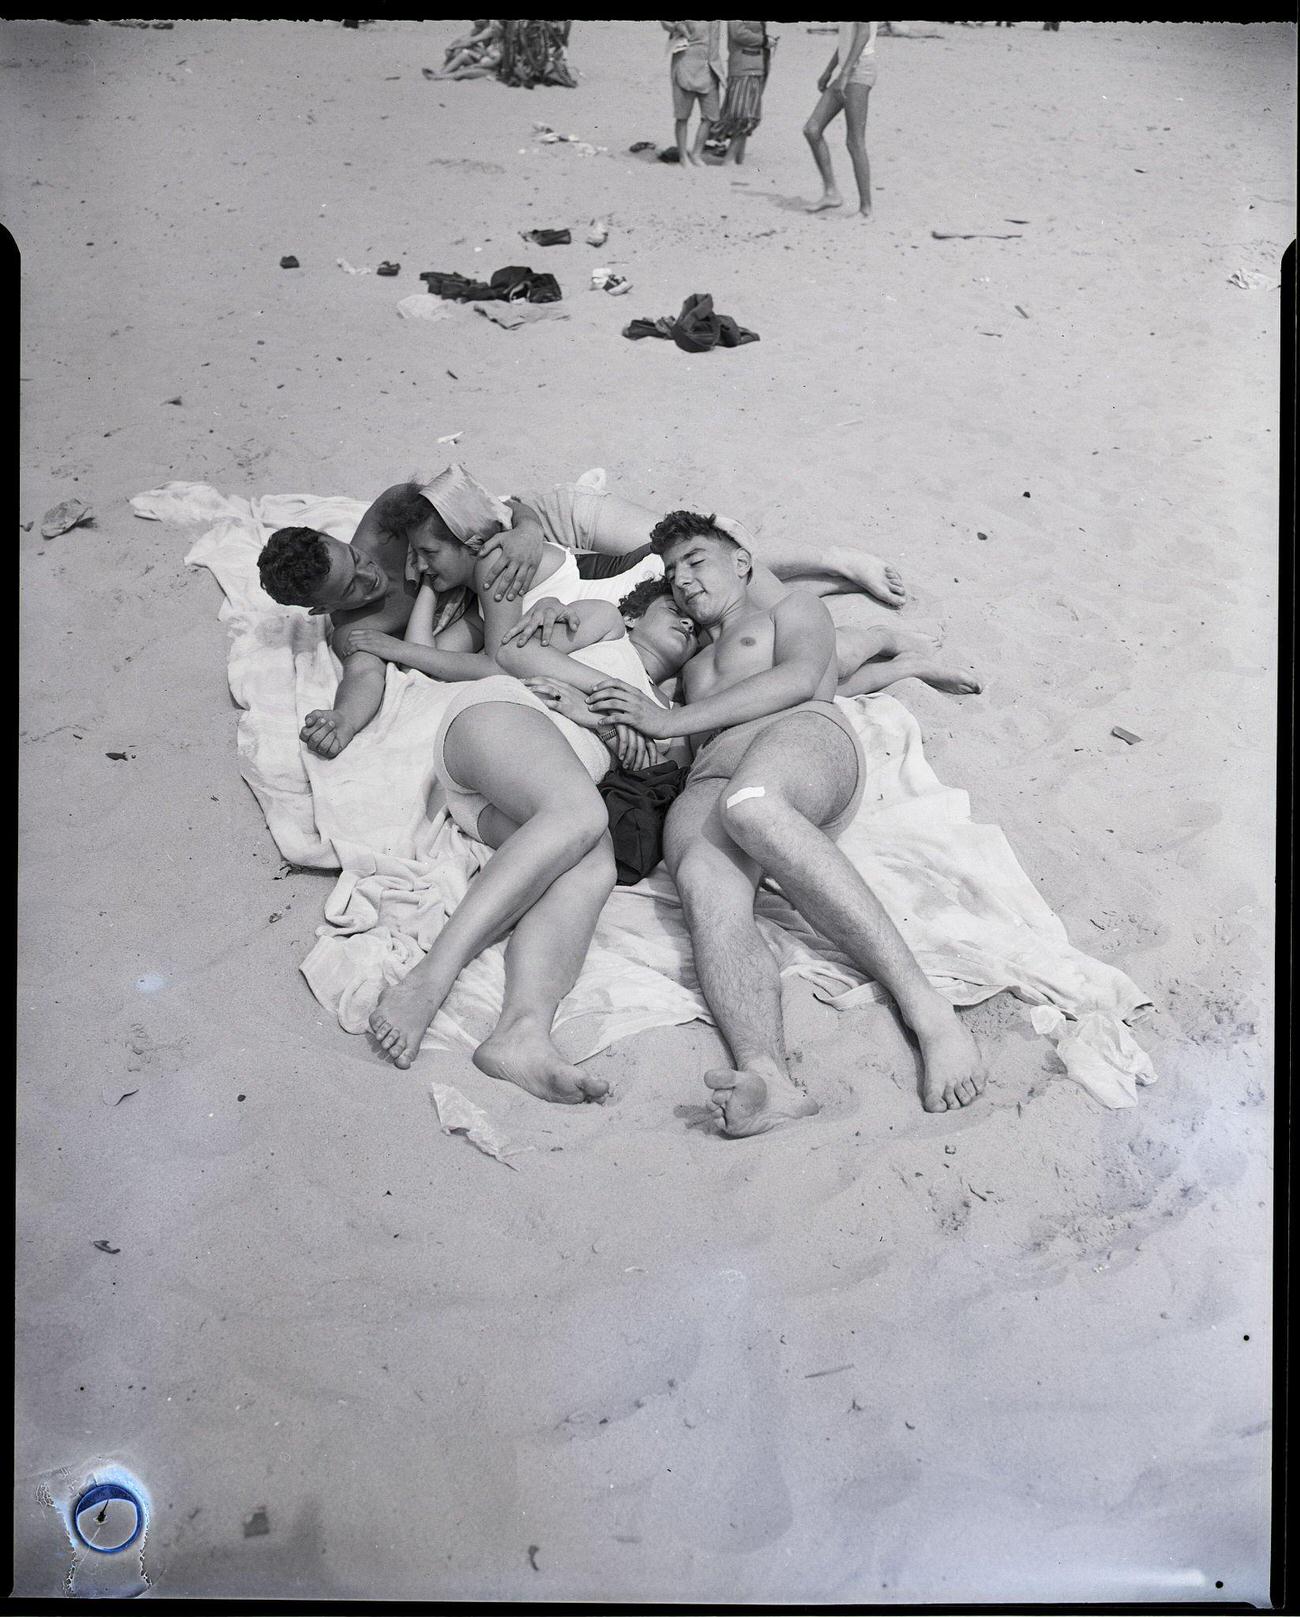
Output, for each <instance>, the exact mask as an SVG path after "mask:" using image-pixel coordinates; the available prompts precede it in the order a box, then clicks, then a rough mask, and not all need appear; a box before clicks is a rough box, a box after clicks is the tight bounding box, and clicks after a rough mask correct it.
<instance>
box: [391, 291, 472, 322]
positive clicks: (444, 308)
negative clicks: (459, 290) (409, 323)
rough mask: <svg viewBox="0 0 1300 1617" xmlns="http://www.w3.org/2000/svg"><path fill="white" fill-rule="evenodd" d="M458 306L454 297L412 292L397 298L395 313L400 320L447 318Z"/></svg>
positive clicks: (434, 293)
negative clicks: (407, 295)
mask: <svg viewBox="0 0 1300 1617" xmlns="http://www.w3.org/2000/svg"><path fill="white" fill-rule="evenodd" d="M458 307H459V305H458V304H457V303H456V301H455V299H454V298H440V297H439V296H438V295H437V293H436V292H412V293H411V295H410V296H409V297H405V298H402V299H400V300H399V302H398V304H397V315H398V318H399V319H401V320H447V319H449V318H450V317H451V316H452V315H453V314H455V313H456V310H457V308H458Z"/></svg>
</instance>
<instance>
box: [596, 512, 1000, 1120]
mask: <svg viewBox="0 0 1300 1617" xmlns="http://www.w3.org/2000/svg"><path fill="white" fill-rule="evenodd" d="M653 544H654V548H655V550H656V551H657V552H658V554H659V555H660V556H662V557H663V562H664V576H665V578H666V579H667V580H668V582H669V584H670V585H671V588H672V593H673V599H674V601H675V602H676V604H677V606H678V607H679V608H681V610H682V611H683V612H685V613H686V615H687V616H688V617H689V618H690V619H691V620H692V621H693V622H694V623H695V624H696V625H697V628H698V631H699V641H700V649H699V650H698V651H697V652H696V653H695V655H694V656H693V657H692V658H691V659H690V661H689V662H687V664H686V666H685V668H684V669H683V672H682V689H683V694H684V697H685V705H684V706H681V707H674V708H662V707H658V706H656V705H655V704H654V703H653V702H651V701H649V700H648V699H647V698H646V697H644V696H643V695H642V694H641V693H639V692H637V691H635V690H633V689H632V688H631V687H630V686H624V685H619V684H618V683H616V682H609V683H606V684H603V685H601V686H599V687H598V688H597V689H596V690H595V691H593V692H592V693H591V695H590V696H589V697H588V704H589V706H590V708H591V709H592V711H593V712H596V713H598V714H600V715H602V716H603V717H604V718H606V719H608V720H613V721H615V722H618V723H623V724H628V725H632V726H634V727H635V728H636V729H638V730H640V731H641V732H642V733H643V734H644V735H647V736H651V737H654V738H656V739H660V740H668V739H672V738H674V737H679V736H685V737H689V738H690V739H691V741H692V743H693V746H694V752H695V756H694V761H693V763H692V765H691V772H690V776H689V779H688V781H687V784H686V786H685V788H684V790H683V791H682V793H681V795H680V796H679V797H678V799H677V801H676V802H675V803H674V804H673V806H672V808H671V809H670V811H669V814H668V819H667V822H666V825H665V829H664V858H665V861H666V862H667V865H668V868H669V870H670V872H671V873H672V876H673V879H674V881H675V882H676V884H677V888H678V892H679V893H680V895H681V899H682V906H683V909H684V911H685V915H686V921H687V925H688V926H689V928H690V934H691V942H692V945H693V947H694V951H695V964H696V970H697V972H698V974H699V979H700V986H701V988H702V990H703V992H704V997H705V999H706V1000H707V1001H708V1004H709V1008H710V1010H711V1011H712V1012H713V1015H714V1019H715V1020H716V1022H717V1024H718V1028H719V1030H720V1031H721V1033H722V1036H723V1038H724V1039H725V1040H726V1042H727V1044H728V1046H729V1047H730V1050H731V1055H732V1060H733V1061H734V1063H735V1066H734V1068H731V1069H721V1070H718V1071H714V1072H710V1073H707V1074H706V1075H705V1082H706V1083H707V1084H708V1085H709V1087H710V1089H711V1090H712V1091H713V1105H714V1108H715V1110H716V1112H717V1114H718V1116H719V1119H720V1122H721V1126H722V1129H723V1131H724V1133H727V1134H732V1135H745V1134H759V1133H762V1132H764V1131H765V1130H767V1129H770V1128H772V1127H773V1126H774V1125H776V1124H777V1123H781V1122H785V1121H788V1120H790V1119H793V1118H799V1117H807V1116H809V1115H810V1114H811V1113H813V1112H815V1111H817V1110H818V1106H817V1103H816V1102H815V1101H813V1100H812V1099H811V1098H810V1097H809V1096H808V1095H807V1094H806V1093H805V1092H804V1090H803V1089H802V1088H800V1087H799V1086H798V1085H797V1084H796V1083H795V1082H794V1081H793V1079H792V1078H791V1076H790V1071H789V1060H788V1057H787V1054H786V1049H785V1031H784V1026H783V1022H782V1016H781V980H780V975H779V972H778V970H777V963H776V960H775V958H774V956H773V955H772V952H771V950H770V949H769V948H768V947H767V945H766V943H765V942H764V941H763V937H762V935H761V933H760V932H759V930H758V927H757V924H756V922H755V920H754V897H755V893H756V891H757V888H758V883H759V881H760V880H761V879H762V877H764V876H770V877H772V878H773V879H774V880H775V881H777V882H778V883H779V884H780V887H781V890H782V892H783V893H784V894H785V895H786V897H787V898H788V899H789V900H790V902H791V903H792V904H793V905H795V907H796V908H797V909H798V910H799V911H800V913H801V914H802V915H803V916H804V917H805V918H806V919H807V920H808V921H810V922H811V923H812V924H813V925H814V926H815V927H816V928H817V929H818V931H819V932H821V933H822V935H823V936H824V937H826V938H828V939H829V940H830V941H831V942H832V943H834V944H836V945H837V946H838V947H839V948H840V949H842V950H843V952H844V953H845V954H846V955H847V956H848V958H849V959H850V960H852V961H853V963H854V964H855V965H856V966H857V967H858V969H859V970H860V971H861V972H863V974H864V975H865V976H867V977H869V978H872V979H874V980H875V981H876V982H879V983H881V984H883V986H884V987H885V988H887V989H888V990H889V992H890V993H891V994H892V995H893V997H894V1000H895V1002H896V1004H897V1006H898V1009H899V1012H900V1014H901V1015H902V1018H903V1020H904V1022H905V1023H906V1024H907V1026H908V1027H909V1028H910V1029H911V1030H912V1032H913V1033H914V1034H915V1036H916V1039H917V1042H918V1044H919V1045H920V1047H921V1056H922V1062H923V1067H924V1072H923V1077H922V1101H923V1104H924V1105H925V1108H926V1110H927V1111H945V1110H947V1109H949V1108H954V1107H958V1106H965V1105H968V1104H969V1103H970V1102H971V1101H973V1100H974V1099H975V1097H976V1096H977V1095H978V1094H979V1092H980V1090H981V1089H983V1087H984V1070H983V1063H982V1060H981V1057H980V1053H979V1049H978V1047H977V1046H976V1044H975V1041H974V1039H973V1038H972V1037H971V1035H970V1033H969V1032H968V1031H967V1030H966V1029H965V1027H963V1025H962V1023H961V1021H960V1019H959V1018H958V1016H957V1013H956V1011H955V1010H954V1009H953V1007H952V1006H951V1005H950V1004H949V1003H948V1002H947V1000H945V999H944V998H943V997H942V996H941V995H940V994H939V993H937V992H936V990H935V989H934V988H933V987H932V986H931V984H930V983H929V981H928V980H927V979H926V977H925V974H924V973H923V972H922V970H921V968H920V966H919V965H918V964H917V962H916V960H915V958H914V957H913V955H912V953H911V951H910V950H909V949H908V947H907V945H906V943H904V941H903V939H902V937H901V936H900V935H899V933H898V930H897V928H896V927H895V926H894V924H893V922H892V921H891V920H890V919H889V916H888V915H887V914H886V913H885V911H884V909H883V908H882V907H881V904H880V902H879V900H878V899H877V898H876V896H875V894H874V893H872V892H871V890H870V889H869V888H868V887H867V885H866V883H865V882H864V881H863V880H862V878H861V876H860V875H859V874H858V872H857V870H856V869H855V868H854V867H853V865H852V864H850V863H849V861H848V859H847V858H845V856H844V854H843V853H842V852H841V851H840V850H839V849H838V848H837V847H836V846H835V842H834V838H835V837H836V835H838V833H839V832H840V831H841V830H842V829H843V828H844V826H845V825H847V824H848V822H849V820H851V819H852V817H853V815H854V814H855V813H856V812H857V808H858V804H859V803H860V801H861V798H862V791H863V786H864V784H865V780H864V777H865V761H864V758H863V755H862V747H861V743H860V742H859V741H858V738H857V734H856V732H855V731H854V729H853V727H852V725H850V724H849V722H848V720H847V719H846V718H845V716H844V715H843V714H842V713H841V711H840V710H839V709H838V708H837V707H836V706H835V703H834V701H833V698H834V695H835V685H836V653H835V629H834V625H833V624H832V622H831V618H830V614H829V613H828V612H827V610H826V608H825V607H824V606H823V605H822V603H821V601H819V600H818V599H817V598H816V597H814V596H812V595H808V594H805V593H803V592H801V591H799V590H791V591H789V592H787V593H784V594H782V595H781V596H780V597H779V598H778V599H777V600H776V601H775V602H771V601H770V600H764V601H763V603H762V604H760V603H759V602H758V601H756V600H755V598H754V596H755V592H754V590H753V588H752V582H751V581H752V577H753V572H754V558H753V555H752V553H751V552H750V550H748V549H747V548H746V546H745V545H743V544H741V543H739V542H738V541H737V539H736V538H735V537H734V536H733V535H732V534H731V533H728V532H726V531H724V530H723V529H722V528H721V527H719V526H718V523H717V519H716V518H714V517H712V516H701V515H699V514H697V513H695V512H691V511H674V512H671V513H670V514H669V515H668V516H666V517H665V518H664V519H663V521H662V522H660V523H659V524H658V525H657V527H656V528H655V530H654V538H653Z"/></svg>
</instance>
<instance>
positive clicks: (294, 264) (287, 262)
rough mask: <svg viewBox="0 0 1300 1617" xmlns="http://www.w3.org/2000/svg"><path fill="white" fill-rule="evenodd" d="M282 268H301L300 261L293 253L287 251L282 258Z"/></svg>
mask: <svg viewBox="0 0 1300 1617" xmlns="http://www.w3.org/2000/svg"><path fill="white" fill-rule="evenodd" d="M280 268H281V269H300V268H301V265H300V264H299V263H298V260H297V259H296V258H295V257H294V256H293V254H292V253H286V254H285V255H284V257H283V258H282V259H281V260H280Z"/></svg>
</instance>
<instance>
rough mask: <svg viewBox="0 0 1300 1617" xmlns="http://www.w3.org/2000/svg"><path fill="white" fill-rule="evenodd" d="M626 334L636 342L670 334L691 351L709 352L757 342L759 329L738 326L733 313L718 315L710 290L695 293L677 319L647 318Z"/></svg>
mask: <svg viewBox="0 0 1300 1617" xmlns="http://www.w3.org/2000/svg"><path fill="white" fill-rule="evenodd" d="M623 335H624V336H625V337H630V338H631V339H632V340H633V341H634V342H635V341H636V340H637V339H638V338H639V337H668V338H670V339H671V340H672V341H673V342H675V343H676V344H677V346H678V347H679V348H682V349H685V351H686V352H687V353H688V354H706V353H708V351H709V349H710V348H739V347H740V346H741V344H742V343H747V342H757V341H758V340H759V337H758V333H757V332H756V331H750V330H749V329H748V328H747V327H745V326H738V325H737V324H736V322H735V321H734V320H733V319H732V317H731V316H730V315H729V314H718V313H717V312H716V311H715V310H714V307H713V296H712V294H711V293H709V292H692V293H691V295H690V297H688V298H687V300H686V302H685V303H683V304H682V309H681V313H680V314H679V315H678V316H677V318H676V319H675V320H672V319H669V318H668V317H667V316H665V317H663V318H662V319H659V320H648V319H646V318H644V317H642V318H641V319H638V320H633V321H632V322H631V323H630V324H629V325H626V326H624V327H623Z"/></svg>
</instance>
